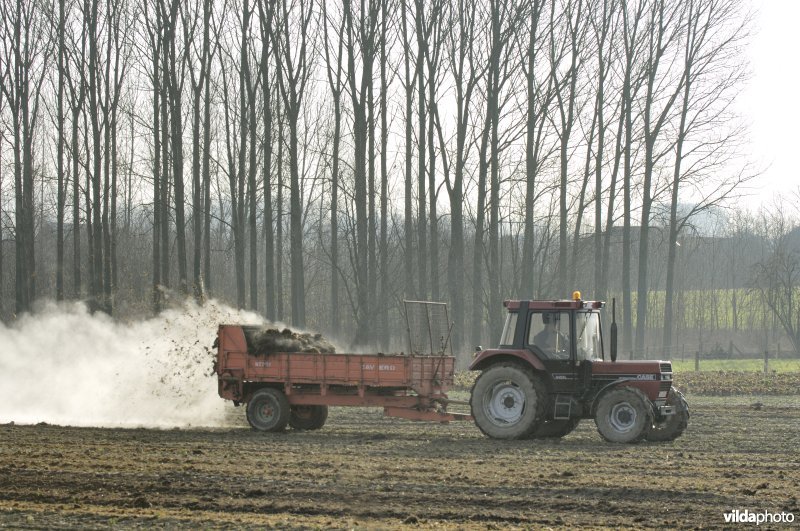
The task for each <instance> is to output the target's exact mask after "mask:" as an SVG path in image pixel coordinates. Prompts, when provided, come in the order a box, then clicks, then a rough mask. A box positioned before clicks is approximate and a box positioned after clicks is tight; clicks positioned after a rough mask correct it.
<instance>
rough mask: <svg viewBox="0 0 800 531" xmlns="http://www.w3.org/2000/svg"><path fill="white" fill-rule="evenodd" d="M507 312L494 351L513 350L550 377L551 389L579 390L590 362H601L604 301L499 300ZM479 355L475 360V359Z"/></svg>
mask: <svg viewBox="0 0 800 531" xmlns="http://www.w3.org/2000/svg"><path fill="white" fill-rule="evenodd" d="M504 305H505V307H506V310H507V311H508V314H507V316H506V322H505V326H504V327H503V334H502V337H501V339H500V345H499V347H498V349H499V350H506V351H508V352H517V353H519V354H520V355H522V356H524V357H526V358H530V357H531V356H532V357H535V360H534V361H533V363H532V365H534V367H537V368H541V369H543V370H545V371H546V372H547V373H548V374H549V375H550V376H551V379H552V389H551V390H552V392H555V393H570V394H573V393H576V392H577V393H580V392H581V391H582V390H584V389H585V388H586V387H587V386H588V385H589V384H590V380H591V373H592V369H591V364H592V362H593V361H602V360H603V359H604V353H603V335H602V327H601V325H600V308H602V307H603V302H600V301H583V300H581V299H580V293H579V292H575V294H574V295H573V300H555V301H517V300H508V301H505V302H504ZM477 361H478V360H476V362H477Z"/></svg>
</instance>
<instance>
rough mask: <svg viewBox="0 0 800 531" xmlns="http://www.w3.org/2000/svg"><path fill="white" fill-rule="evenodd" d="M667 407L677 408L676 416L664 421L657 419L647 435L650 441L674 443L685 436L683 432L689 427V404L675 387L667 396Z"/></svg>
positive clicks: (666, 418)
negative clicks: (682, 435)
mask: <svg viewBox="0 0 800 531" xmlns="http://www.w3.org/2000/svg"><path fill="white" fill-rule="evenodd" d="M667 405H668V406H674V407H675V414H674V415H668V416H666V417H664V418H663V419H656V421H655V424H653V427H652V428H651V429H650V432H649V433H648V434H647V440H648V441H652V442H664V441H674V440H675V439H677V438H678V437H680V436H681V434H683V430H685V429H686V426H688V425H689V404H687V403H686V399H685V398H684V397H683V393H681V392H680V391H678V390H677V389H675V388H674V387H673V388H672V389H671V390H670V392H669V395H667Z"/></svg>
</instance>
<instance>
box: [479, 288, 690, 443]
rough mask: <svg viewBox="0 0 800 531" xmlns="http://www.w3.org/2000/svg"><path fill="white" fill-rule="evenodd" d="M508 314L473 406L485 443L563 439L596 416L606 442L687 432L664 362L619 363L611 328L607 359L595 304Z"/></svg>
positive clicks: (517, 306) (482, 360)
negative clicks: (608, 358) (493, 440)
mask: <svg viewBox="0 0 800 531" xmlns="http://www.w3.org/2000/svg"><path fill="white" fill-rule="evenodd" d="M504 305H505V307H506V309H507V310H508V315H507V317H506V322H505V326H504V328H503V334H502V337H501V339H500V345H499V346H498V347H497V348H495V349H489V350H481V349H480V347H478V352H477V353H476V355H475V359H474V361H473V362H472V364H471V365H470V370H475V371H481V374H480V376H478V379H477V380H476V381H475V385H474V386H473V388H472V395H471V397H470V406H471V410H472V416H473V417H474V419H475V424H476V425H477V426H478V428H480V430H481V431H482V432H483V433H484V434H486V435H488V436H489V437H492V438H496V439H525V438H547V437H563V436H564V435H566V434H568V433H569V432H571V431H572V430H574V429H575V427H576V426H577V425H578V423H579V422H580V420H581V419H588V418H593V419H594V421H595V424H596V425H597V431H599V432H600V435H602V436H603V438H605V439H606V440H607V441H611V442H617V443H633V442H638V441H641V440H648V441H671V440H673V439H675V438H677V437H679V436H680V435H681V434H682V433H683V431H684V430H685V429H686V426H687V424H688V420H689V407H688V405H687V403H686V400H685V399H684V397H683V395H682V394H681V393H680V392H679V391H678V390H677V389H675V388H674V387H673V386H672V364H671V363H670V362H668V361H617V352H616V342H617V341H616V339H617V337H616V336H617V331H616V323H615V322H612V325H611V334H610V340H611V341H610V343H611V349H610V351H611V352H610V358H611V361H606V359H605V353H604V350H603V333H602V327H601V324H600V309H601V308H602V307H603V305H604V303H603V302H600V301H584V300H581V296H580V293H579V292H575V293H574V294H573V299H572V300H555V301H541V300H530V301H519V300H509V301H505V303H504Z"/></svg>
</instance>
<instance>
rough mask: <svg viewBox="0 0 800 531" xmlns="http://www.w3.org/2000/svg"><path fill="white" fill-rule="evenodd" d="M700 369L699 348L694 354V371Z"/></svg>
mask: <svg viewBox="0 0 800 531" xmlns="http://www.w3.org/2000/svg"><path fill="white" fill-rule="evenodd" d="M699 370H700V351H699V350H698V351H697V352H696V353H695V355H694V371H695V372H697V371H699Z"/></svg>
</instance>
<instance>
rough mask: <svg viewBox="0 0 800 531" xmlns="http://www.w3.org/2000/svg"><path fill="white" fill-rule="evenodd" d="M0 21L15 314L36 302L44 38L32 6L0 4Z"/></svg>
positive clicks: (15, 0)
mask: <svg viewBox="0 0 800 531" xmlns="http://www.w3.org/2000/svg"><path fill="white" fill-rule="evenodd" d="M0 20H1V21H2V27H0V46H2V53H3V56H4V57H5V58H7V59H6V61H5V64H4V65H3V66H4V67H5V72H4V74H3V77H4V78H5V79H6V82H5V83H3V84H2V91H3V93H4V95H5V100H6V104H7V107H8V109H9V110H10V112H11V119H12V122H11V125H12V134H13V137H14V145H13V152H14V190H15V204H14V216H15V224H14V243H15V266H16V267H15V301H16V311H17V313H22V312H24V311H27V310H28V309H29V308H30V305H31V303H32V302H33V299H34V298H35V297H36V261H35V255H34V228H35V224H34V203H33V197H34V194H33V191H34V190H33V189H34V160H35V159H34V152H33V150H34V134H35V131H36V125H37V119H38V114H39V102H40V95H41V90H42V85H43V83H44V80H45V79H46V75H45V73H46V71H47V63H48V60H49V46H50V43H49V42H48V41H47V40H46V37H47V35H49V33H50V32H48V31H46V27H45V25H46V22H45V20H44V17H43V16H42V13H40V12H39V11H38V10H37V6H36V5H35V4H34V3H29V2H24V1H23V0H3V1H2V2H1V3H0Z"/></svg>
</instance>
